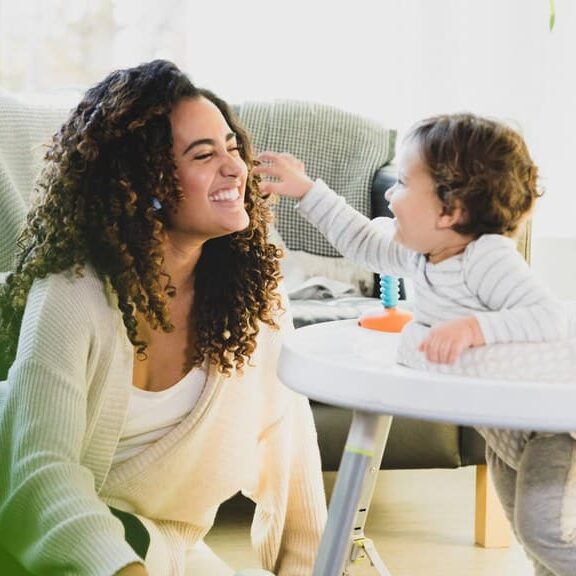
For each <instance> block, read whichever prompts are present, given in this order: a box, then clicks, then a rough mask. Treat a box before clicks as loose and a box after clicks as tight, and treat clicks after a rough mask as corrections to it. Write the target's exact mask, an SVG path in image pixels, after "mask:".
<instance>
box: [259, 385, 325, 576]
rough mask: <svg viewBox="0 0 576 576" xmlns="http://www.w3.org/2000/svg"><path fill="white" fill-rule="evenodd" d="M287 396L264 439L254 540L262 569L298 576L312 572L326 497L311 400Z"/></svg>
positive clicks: (287, 575)
mask: <svg viewBox="0 0 576 576" xmlns="http://www.w3.org/2000/svg"><path fill="white" fill-rule="evenodd" d="M287 396H288V398H289V399H290V405H289V409H288V411H287V413H286V414H285V415H284V416H283V417H282V419H281V420H280V421H279V422H277V423H276V424H275V425H274V426H272V427H271V428H270V429H269V430H267V431H266V434H265V436H264V437H263V439H262V449H261V461H260V470H261V479H262V480H261V484H262V487H261V489H260V490H259V492H258V494H256V495H255V500H256V511H255V514H254V521H253V525H252V541H253V544H254V546H255V548H256V550H257V552H258V554H259V556H260V557H261V559H262V562H263V565H264V567H265V568H266V569H268V570H271V571H273V572H274V574H276V575H277V576H302V575H303V574H312V571H313V567H314V560H315V558H316V554H317V552H318V546H319V544H320V538H321V536H322V531H323V529H324V525H325V523H326V498H325V494H324V486H323V481H322V471H321V463H320V453H319V449H318V443H317V436H316V430H315V426H314V420H313V416H312V411H311V409H310V404H309V401H308V399H307V398H305V397H303V396H300V395H297V394H295V393H293V392H288V394H287Z"/></svg>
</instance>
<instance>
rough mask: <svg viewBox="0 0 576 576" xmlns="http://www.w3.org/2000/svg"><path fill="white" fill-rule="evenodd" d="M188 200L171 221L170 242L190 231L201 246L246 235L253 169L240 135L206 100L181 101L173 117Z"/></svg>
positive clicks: (176, 150) (184, 195) (176, 153)
mask: <svg viewBox="0 0 576 576" xmlns="http://www.w3.org/2000/svg"><path fill="white" fill-rule="evenodd" d="M171 124H172V134H173V138H174V157H175V161H176V173H177V174H178V180H179V182H180V185H181V186H182V201H181V202H180V204H179V206H178V210H177V211H176V213H175V214H173V215H171V217H170V230H169V232H168V238H169V239H170V240H174V237H175V235H176V233H177V231H179V230H183V231H186V230H190V231H191V232H192V234H197V235H199V236H200V241H204V240H206V239H209V238H210V237H217V236H221V235H224V234H229V233H232V232H239V231H240V230H244V229H245V228H246V227H247V226H248V224H249V217H248V213H247V212H246V209H245V207H244V192H245V188H246V179H247V176H248V169H247V167H246V163H245V162H244V159H243V158H242V155H241V153H240V145H239V143H238V140H237V137H236V134H235V133H234V132H232V131H231V128H230V126H228V124H227V122H226V120H225V119H224V117H223V116H222V113H221V112H220V110H219V109H218V107H217V106H216V105H215V104H214V103H213V102H211V101H210V100H208V99H206V98H204V97H201V98H195V99H186V100H183V101H182V102H179V103H178V104H177V105H176V106H175V107H174V110H173V111H172V114H171Z"/></svg>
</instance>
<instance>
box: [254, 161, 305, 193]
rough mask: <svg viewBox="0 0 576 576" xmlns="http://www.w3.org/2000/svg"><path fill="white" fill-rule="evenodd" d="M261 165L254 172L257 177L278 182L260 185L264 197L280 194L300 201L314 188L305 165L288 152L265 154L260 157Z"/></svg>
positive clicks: (267, 182) (264, 182) (266, 182)
mask: <svg viewBox="0 0 576 576" xmlns="http://www.w3.org/2000/svg"><path fill="white" fill-rule="evenodd" d="M258 161H259V162H260V164H259V165H258V166H256V167H255V168H254V170H253V173H254V174H255V175H259V176H268V177H273V178H276V182H269V181H267V180H264V181H263V182H261V183H260V192H261V193H262V195H263V196H268V195H270V194H279V195H280V196H289V197H290V198H296V199H300V198H302V197H303V196H305V195H306V193H307V192H308V191H309V190H310V189H311V188H312V186H313V185H314V182H313V181H312V179H311V178H310V177H309V176H308V175H307V174H306V169H305V167H304V163H303V162H301V161H300V160H298V158H296V157H295V156H292V154H288V153H286V152H282V153H279V152H263V153H262V154H260V156H258Z"/></svg>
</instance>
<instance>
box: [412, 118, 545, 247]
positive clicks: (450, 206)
mask: <svg viewBox="0 0 576 576" xmlns="http://www.w3.org/2000/svg"><path fill="white" fill-rule="evenodd" d="M407 141H408V142H411V141H413V142H416V145H417V146H418V148H419V150H420V153H421V156H422V160H423V162H424V163H425V165H426V166H427V169H428V171H429V173H430V175H431V176H432V178H433V179H434V181H435V185H436V193H437V195H438V197H439V198H440V200H441V201H442V204H443V206H444V210H445V212H446V213H451V212H452V211H453V210H454V208H456V206H459V207H461V208H462V211H463V216H464V218H463V221H462V222H461V223H458V224H456V225H454V226H453V229H454V230H455V231H456V232H459V233H460V234H465V235H472V236H473V237H475V238H478V237H479V236H481V235H482V234H505V235H513V234H514V233H515V232H516V231H517V229H518V227H519V225H520V224H521V223H522V221H523V220H524V218H525V217H526V216H527V215H528V214H529V213H530V211H531V209H532V207H533V205H534V202H535V200H536V198H537V197H539V196H540V195H541V192H540V191H539V189H538V168H537V167H536V165H535V164H534V162H533V161H532V158H531V157H530V154H529V152H528V148H527V146H526V143H525V142H524V139H523V138H522V136H520V134H518V133H517V132H516V131H514V130H513V129H512V128H509V127H508V126H506V125H504V124H502V123H500V122H496V121H493V120H490V119H487V118H482V117H480V116H476V115H474V114H451V115H441V116H434V117H432V118H429V119H426V120H423V121H422V122H419V123H418V124H416V126H415V127H414V128H412V129H411V131H410V132H409V134H408V136H407Z"/></svg>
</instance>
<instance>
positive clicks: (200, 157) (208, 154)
mask: <svg viewBox="0 0 576 576" xmlns="http://www.w3.org/2000/svg"><path fill="white" fill-rule="evenodd" d="M211 157H212V152H204V153H203V154H197V155H196V156H194V160H206V159H207V158H211Z"/></svg>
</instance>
